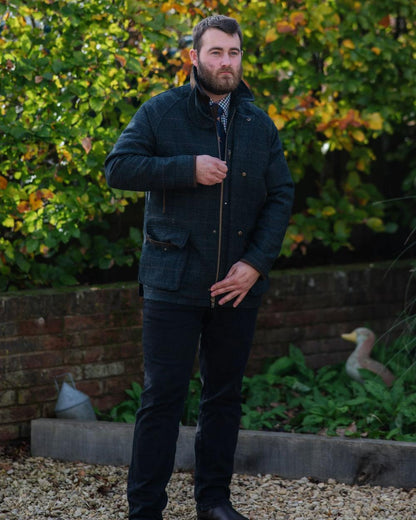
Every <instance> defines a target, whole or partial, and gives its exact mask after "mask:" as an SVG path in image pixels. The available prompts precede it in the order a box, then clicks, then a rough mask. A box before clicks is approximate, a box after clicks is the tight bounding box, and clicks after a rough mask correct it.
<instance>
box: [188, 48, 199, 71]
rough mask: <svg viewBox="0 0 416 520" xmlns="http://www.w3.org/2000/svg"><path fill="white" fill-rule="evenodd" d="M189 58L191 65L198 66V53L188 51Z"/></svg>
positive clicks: (194, 50) (193, 50) (192, 50)
mask: <svg viewBox="0 0 416 520" xmlns="http://www.w3.org/2000/svg"><path fill="white" fill-rule="evenodd" d="M189 57H190V58H191V61H192V65H194V66H195V67H197V66H198V53H197V51H196V49H190V50H189Z"/></svg>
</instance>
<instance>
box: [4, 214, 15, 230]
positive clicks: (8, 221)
mask: <svg viewBox="0 0 416 520" xmlns="http://www.w3.org/2000/svg"><path fill="white" fill-rule="evenodd" d="M2 225H3V226H4V227H8V228H12V229H13V228H14V219H13V217H12V216H11V215H9V216H8V217H6V218H5V219H4V220H3V222H2Z"/></svg>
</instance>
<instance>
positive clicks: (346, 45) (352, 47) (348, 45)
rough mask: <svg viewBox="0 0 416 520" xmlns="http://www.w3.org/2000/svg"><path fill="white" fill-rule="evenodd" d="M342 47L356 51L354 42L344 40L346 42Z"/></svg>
mask: <svg viewBox="0 0 416 520" xmlns="http://www.w3.org/2000/svg"><path fill="white" fill-rule="evenodd" d="M342 45H343V46H344V47H346V48H347V49H351V50H352V49H355V45H354V42H353V41H352V40H350V39H347V40H344V41H343V42H342Z"/></svg>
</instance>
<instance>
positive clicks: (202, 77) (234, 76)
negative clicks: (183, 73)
mask: <svg viewBox="0 0 416 520" xmlns="http://www.w3.org/2000/svg"><path fill="white" fill-rule="evenodd" d="M197 70H198V79H199V83H200V84H201V86H202V87H203V88H204V90H206V91H207V92H210V93H211V94H215V95H217V96H222V95H223V94H228V93H229V92H232V91H233V90H235V89H236V88H237V87H238V85H239V83H240V81H241V78H242V76H243V67H242V66H241V65H240V67H239V68H238V70H237V71H235V70H234V69H231V68H230V67H227V68H224V69H219V70H218V71H216V72H211V71H210V70H209V69H208V68H207V67H205V65H204V64H203V63H202V62H201V61H199V63H198V69H197ZM224 71H227V72H229V73H230V75H226V76H225V75H224V76H223V75H221V72H224Z"/></svg>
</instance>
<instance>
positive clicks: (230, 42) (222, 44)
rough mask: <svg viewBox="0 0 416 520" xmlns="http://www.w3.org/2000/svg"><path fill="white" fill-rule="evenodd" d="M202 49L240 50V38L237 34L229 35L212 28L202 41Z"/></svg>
mask: <svg viewBox="0 0 416 520" xmlns="http://www.w3.org/2000/svg"><path fill="white" fill-rule="evenodd" d="M201 43H202V45H201V47H209V48H213V47H214V48H233V49H240V48H241V44H240V37H239V36H238V34H237V33H233V34H228V33H226V32H224V31H221V30H220V29H216V28H214V27H211V28H209V29H207V30H206V31H205V33H204V34H203V36H202V39H201Z"/></svg>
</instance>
